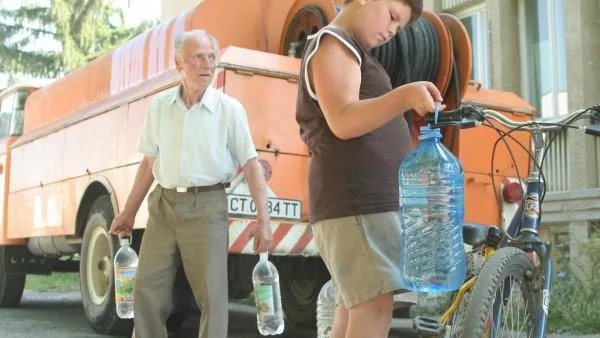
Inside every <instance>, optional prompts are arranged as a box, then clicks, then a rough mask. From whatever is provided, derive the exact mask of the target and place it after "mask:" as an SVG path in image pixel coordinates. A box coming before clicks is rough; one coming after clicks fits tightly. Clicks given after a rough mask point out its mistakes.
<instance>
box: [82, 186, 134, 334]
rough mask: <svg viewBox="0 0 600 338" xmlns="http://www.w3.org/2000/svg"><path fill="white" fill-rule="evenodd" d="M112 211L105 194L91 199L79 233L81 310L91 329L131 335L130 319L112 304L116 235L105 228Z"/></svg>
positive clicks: (131, 322)
mask: <svg viewBox="0 0 600 338" xmlns="http://www.w3.org/2000/svg"><path fill="white" fill-rule="evenodd" d="M113 218H114V211H113V208H112V204H111V201H110V197H109V196H108V195H102V196H100V197H98V198H97V199H96V201H94V204H92V208H91V209H90V213H89V215H88V219H87V222H86V225H85V231H84V233H83V241H82V246H81V263H80V268H79V277H80V281H81V298H82V299H83V310H84V312H85V316H86V317H87V319H88V322H89V323H90V325H91V326H92V328H93V329H94V331H96V332H98V333H101V334H108V335H131V331H132V329H133V320H130V319H126V320H125V319H120V318H119V317H118V316H117V312H116V307H115V288H114V278H113V258H114V254H115V252H116V251H117V250H118V248H119V243H118V238H117V237H115V236H112V235H111V234H110V233H109V232H108V230H109V227H110V224H111V222H112V220H113Z"/></svg>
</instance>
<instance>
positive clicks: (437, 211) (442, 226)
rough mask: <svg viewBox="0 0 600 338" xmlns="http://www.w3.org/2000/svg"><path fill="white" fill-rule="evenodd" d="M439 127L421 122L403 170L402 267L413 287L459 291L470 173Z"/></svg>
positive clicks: (409, 286) (427, 290)
mask: <svg viewBox="0 0 600 338" xmlns="http://www.w3.org/2000/svg"><path fill="white" fill-rule="evenodd" d="M441 138H442V135H441V133H440V131H439V129H430V128H429V127H428V126H425V127H421V133H420V136H419V140H420V143H419V145H418V146H417V147H416V148H415V149H414V150H413V151H412V152H410V153H409V154H408V155H407V156H406V158H405V159H404V161H403V162H402V164H401V165H400V170H399V175H398V176H399V182H400V196H401V197H400V221H401V224H402V237H401V245H402V246H401V247H402V253H401V256H400V267H401V272H402V279H403V281H404V284H405V286H406V287H407V288H409V289H412V290H415V291H422V292H445V291H452V290H456V289H458V288H459V287H460V285H461V284H462V283H463V282H464V279H465V276H466V264H465V251H464V246H463V238H462V226H463V223H464V173H463V168H462V165H461V163H460V162H459V161H458V159H457V158H456V157H455V156H454V155H453V154H452V153H451V152H450V151H449V150H448V149H447V148H446V147H445V146H444V145H443V144H442V143H440V139H441Z"/></svg>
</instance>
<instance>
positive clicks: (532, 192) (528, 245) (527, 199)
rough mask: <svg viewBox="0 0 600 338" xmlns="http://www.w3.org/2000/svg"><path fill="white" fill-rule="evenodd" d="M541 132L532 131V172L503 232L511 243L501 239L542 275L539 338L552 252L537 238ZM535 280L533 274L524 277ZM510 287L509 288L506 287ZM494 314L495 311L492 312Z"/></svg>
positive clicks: (543, 323) (543, 324)
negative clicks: (528, 257) (535, 260)
mask: <svg viewBox="0 0 600 338" xmlns="http://www.w3.org/2000/svg"><path fill="white" fill-rule="evenodd" d="M544 136H545V135H544V132H543V131H542V130H541V129H534V130H533V131H532V139H533V148H534V159H535V162H534V163H533V164H532V170H531V172H530V174H529V177H528V178H527V188H526V190H525V194H524V197H523V201H522V203H521V205H520V206H519V208H518V209H517V212H516V213H515V215H514V217H513V219H512V220H511V222H510V225H509V227H508V229H507V231H506V232H507V234H508V236H507V237H508V238H515V239H514V240H510V239H508V240H504V241H503V242H502V243H501V246H506V245H508V246H515V247H518V248H520V249H522V250H523V251H525V252H532V251H533V252H535V253H536V255H537V256H538V257H539V259H540V263H541V271H542V274H541V275H542V276H543V284H542V299H541V300H540V299H538V304H536V306H537V309H536V320H535V327H534V328H533V329H534V331H533V336H532V337H533V338H543V337H545V336H546V329H547V326H548V325H547V324H548V308H549V306H550V293H551V288H552V268H553V265H552V254H551V253H552V250H551V245H550V243H548V242H543V241H542V240H541V238H540V236H539V233H538V230H539V228H540V210H541V209H540V204H541V197H542V195H543V193H544V184H545V183H544V182H543V180H542V178H541V174H540V171H539V168H538V166H537V164H538V163H541V160H542V156H543V151H544V145H545V137H544ZM528 277H530V278H532V279H533V278H536V276H535V274H532V275H531V276H528ZM509 287H510V286H509ZM495 313H496V312H495ZM498 321H499V318H498V315H496V316H495V318H493V322H494V326H495V327H496V324H497V323H498Z"/></svg>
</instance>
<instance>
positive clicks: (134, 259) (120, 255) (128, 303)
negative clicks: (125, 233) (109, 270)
mask: <svg viewBox="0 0 600 338" xmlns="http://www.w3.org/2000/svg"><path fill="white" fill-rule="evenodd" d="M120 242H121V247H120V248H119V250H118V251H117V253H116V254H115V260H114V264H113V265H114V276H115V303H116V306H117V315H118V316H119V318H124V319H125V318H133V284H134V281H135V274H136V271H137V265H138V255H137V254H136V253H135V250H133V249H132V248H131V246H130V242H129V238H128V237H122V238H120Z"/></svg>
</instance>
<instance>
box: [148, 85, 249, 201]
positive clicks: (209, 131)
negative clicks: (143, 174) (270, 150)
mask: <svg viewBox="0 0 600 338" xmlns="http://www.w3.org/2000/svg"><path fill="white" fill-rule="evenodd" d="M180 88H181V86H177V87H175V88H171V89H168V90H166V91H164V92H162V93H160V94H158V95H156V96H155V97H154V98H153V99H152V100H151V101H150V112H149V113H148V115H146V118H145V120H144V126H143V127H142V132H141V134H140V137H139V139H138V146H137V148H138V151H139V152H141V153H142V154H144V155H147V156H150V157H153V158H154V166H153V167H152V173H153V174H154V178H155V179H156V181H157V182H158V183H159V184H160V185H161V186H163V187H165V188H170V189H172V188H175V187H193V186H205V185H213V184H217V183H224V182H228V181H230V180H231V179H232V178H233V177H234V175H235V174H236V172H237V168H238V167H243V166H244V165H245V164H246V162H247V161H248V160H249V159H251V158H254V157H257V156H258V154H257V153H256V149H255V147H254V143H253V142H252V136H251V135H250V128H249V126H248V118H247V116H246V111H245V110H244V108H243V107H242V105H241V103H240V102H239V101H237V100H236V99H234V98H233V97H230V96H228V95H226V94H224V93H222V92H220V91H218V90H216V89H214V88H212V87H208V88H206V91H205V92H204V95H203V96H202V99H201V100H200V102H199V103H197V104H195V105H194V106H193V107H191V108H190V109H187V108H186V106H185V104H184V103H183V100H182V99H181V95H180V94H179V92H180Z"/></svg>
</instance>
